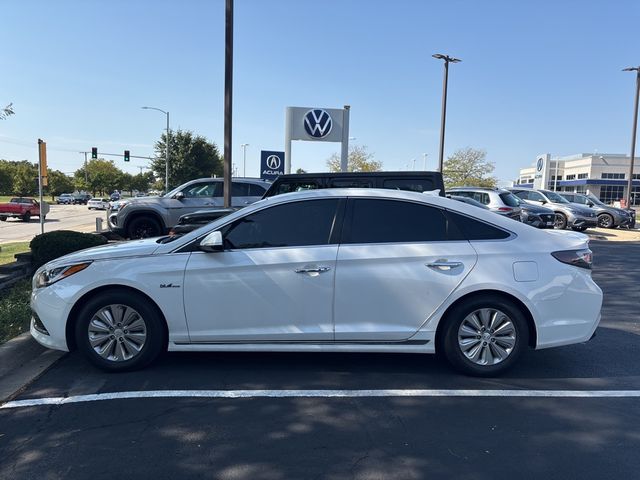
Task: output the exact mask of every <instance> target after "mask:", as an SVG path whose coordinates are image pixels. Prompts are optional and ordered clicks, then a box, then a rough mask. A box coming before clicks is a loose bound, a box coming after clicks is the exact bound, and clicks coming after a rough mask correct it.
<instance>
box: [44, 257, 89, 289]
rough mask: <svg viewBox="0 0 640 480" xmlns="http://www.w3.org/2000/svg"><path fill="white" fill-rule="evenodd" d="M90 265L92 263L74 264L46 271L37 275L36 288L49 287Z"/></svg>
mask: <svg viewBox="0 0 640 480" xmlns="http://www.w3.org/2000/svg"><path fill="white" fill-rule="evenodd" d="M89 265H91V262H84V263H74V264H73V265H65V266H62V267H55V268H48V269H44V270H42V271H41V272H40V273H38V274H37V275H36V278H35V287H36V288H42V287H48V286H49V285H51V284H53V283H56V282H57V281H59V280H62V279H63V278H67V277H70V276H71V275H73V274H74V273H78V272H81V271H82V270H84V269H85V268H87V267H88V266H89Z"/></svg>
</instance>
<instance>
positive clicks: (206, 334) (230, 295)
mask: <svg viewBox="0 0 640 480" xmlns="http://www.w3.org/2000/svg"><path fill="white" fill-rule="evenodd" d="M601 303H602V292H601V290H600V288H598V286H597V285H596V284H595V283H594V281H593V280H592V279H591V251H590V250H589V246H588V240H587V237H586V236H585V235H582V234H579V233H574V232H566V231H565V232H563V231H546V230H538V229H534V228H531V227H530V226H528V225H524V224H522V223H520V222H514V221H513V220H511V219H509V218H503V217H500V216H498V215H495V214H493V213H491V212H489V211H484V210H480V209H478V208H475V207H473V206H470V205H466V204H463V203H460V202H456V201H454V200H450V199H447V198H443V197H438V196H429V195H425V194H422V193H415V192H404V191H396V190H381V189H380V190H379V189H327V190H315V191H306V192H297V193H290V194H284V195H278V196H275V197H271V198H266V199H264V200H261V201H259V202H257V203H255V204H253V205H250V206H248V207H246V208H243V209H241V210H239V211H237V212H235V213H231V214H230V215H228V216H225V217H222V218H220V219H219V220H217V221H215V222H213V223H210V224H207V225H205V226H203V227H201V228H199V229H197V230H194V231H192V232H190V233H188V234H186V235H184V236H180V237H160V238H150V239H145V240H137V241H131V242H123V243H116V244H110V245H107V246H100V247H95V248H91V249H87V250H83V251H80V252H76V253H73V254H70V255H67V256H65V257H62V258H59V259H57V260H54V261H52V262H50V263H48V264H46V265H44V266H43V267H41V268H40V269H38V271H37V272H36V274H35V276H34V278H33V293H32V297H31V307H32V310H33V318H32V321H31V334H32V335H33V336H34V338H35V339H36V340H37V341H38V342H40V343H41V344H43V345H45V346H47V347H50V348H54V349H58V350H65V351H67V350H73V349H78V350H80V352H82V353H83V354H84V355H85V356H86V357H87V358H88V359H89V360H90V361H91V362H93V363H94V364H95V365H97V366H98V367H101V368H103V369H105V370H109V371H120V370H127V369H132V368H139V367H142V366H144V365H146V364H148V363H150V362H151V361H152V360H154V359H155V358H156V357H157V356H158V355H159V354H160V353H161V352H162V351H164V350H167V349H168V350H170V351H200V352H202V351H208V352H210V351H280V352H293V351H311V352H344V351H350V352H410V353H436V352H438V353H443V354H444V356H445V357H446V358H447V359H448V361H449V362H450V363H451V364H452V365H453V366H454V367H455V368H456V369H457V370H459V371H461V372H463V373H466V374H471V375H480V376H491V375H497V374H499V373H501V372H503V371H504V370H505V369H507V368H508V367H510V366H511V365H512V364H513V363H514V362H515V361H516V360H517V358H518V357H519V356H520V354H521V353H522V352H523V351H524V350H525V349H526V348H528V347H531V348H534V349H543V348H548V347H557V346H561V345H568V344H573V343H578V342H585V341H587V340H589V339H590V338H591V337H592V336H593V334H594V331H595V329H596V327H597V325H598V322H599V320H600V307H601Z"/></svg>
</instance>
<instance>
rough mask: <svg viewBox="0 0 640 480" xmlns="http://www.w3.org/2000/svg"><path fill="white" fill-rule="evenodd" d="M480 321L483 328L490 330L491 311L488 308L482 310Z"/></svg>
mask: <svg viewBox="0 0 640 480" xmlns="http://www.w3.org/2000/svg"><path fill="white" fill-rule="evenodd" d="M480 321H481V322H482V326H483V327H485V328H489V323H490V322H491V310H489V309H488V308H483V309H482V310H480Z"/></svg>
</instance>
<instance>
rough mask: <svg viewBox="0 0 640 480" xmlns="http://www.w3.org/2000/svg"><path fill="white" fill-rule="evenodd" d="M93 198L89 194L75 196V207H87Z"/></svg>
mask: <svg viewBox="0 0 640 480" xmlns="http://www.w3.org/2000/svg"><path fill="white" fill-rule="evenodd" d="M92 198H93V197H92V196H91V195H89V194H88V193H78V194H75V195H74V196H73V204H74V205H86V204H87V202H88V201H89V200H91V199H92Z"/></svg>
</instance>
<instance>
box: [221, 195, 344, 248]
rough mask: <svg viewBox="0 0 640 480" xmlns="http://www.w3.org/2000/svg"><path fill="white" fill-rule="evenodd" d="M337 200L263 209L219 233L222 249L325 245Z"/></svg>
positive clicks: (305, 202)
mask: <svg viewBox="0 0 640 480" xmlns="http://www.w3.org/2000/svg"><path fill="white" fill-rule="evenodd" d="M338 202H339V200H338V199H333V198H332V199H323V200H306V201H302V202H292V203H285V204H282V205H276V206H273V207H270V208H265V209H264V210H260V211H258V212H256V213H252V214H250V215H247V216H246V217H243V218H241V219H238V220H236V221H235V222H233V223H232V224H230V225H227V226H226V227H224V228H223V229H222V230H221V233H222V236H223V238H224V243H225V248H231V249H242V248H274V247H300V246H307V245H327V244H328V243H329V239H330V237H331V230H332V227H333V223H334V219H335V215H336V210H337V206H338Z"/></svg>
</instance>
